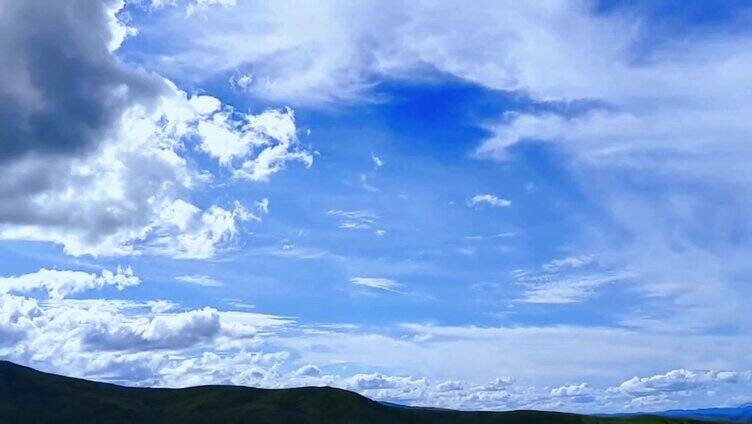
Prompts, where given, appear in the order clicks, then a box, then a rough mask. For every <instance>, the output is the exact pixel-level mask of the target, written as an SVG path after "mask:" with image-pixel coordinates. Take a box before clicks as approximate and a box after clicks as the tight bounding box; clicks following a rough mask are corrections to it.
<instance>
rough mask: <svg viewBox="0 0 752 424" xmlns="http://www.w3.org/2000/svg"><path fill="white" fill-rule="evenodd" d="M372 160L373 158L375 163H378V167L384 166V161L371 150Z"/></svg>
mask: <svg viewBox="0 0 752 424" xmlns="http://www.w3.org/2000/svg"><path fill="white" fill-rule="evenodd" d="M371 160H373V164H374V165H376V167H377V168H381V167H382V166H384V161H382V160H381V158H380V157H378V156H376V154H375V153H373V152H371Z"/></svg>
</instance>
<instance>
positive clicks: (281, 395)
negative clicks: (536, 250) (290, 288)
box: [0, 361, 700, 424]
mask: <svg viewBox="0 0 752 424" xmlns="http://www.w3.org/2000/svg"><path fill="white" fill-rule="evenodd" d="M0 422H14V423H25V422H34V423H47V422H54V423H80V422H87V423H133V422H139V423H208V422H223V423H310V424H316V423H353V424H355V423H357V424H369V423H374V424H375V423H418V424H420V423H450V424H451V423H461V424H485V423H489V424H490V423H499V424H523V423H524V424H535V423H562V424H577V423H583V424H585V423H587V424H601V423H603V424H606V423H613V424H622V423H623V424H652V423H666V424H680V423H699V422H700V421H694V420H689V419H683V418H669V417H658V416H631V417H593V416H586V415H576V414H565V413H555V412H539V411H510V412H464V411H453V410H441V409H432V408H404V407H395V406H389V405H386V404H383V403H379V402H376V401H373V400H371V399H368V398H366V397H364V396H361V395H359V394H357V393H353V392H349V391H346V390H342V389H335V388H330V387H302V388H294V389H257V388H250V387H240V386H200V387H191V388H185V389H155V388H132V387H123V386H118V385H114V384H107V383H98V382H92V381H88V380H82V379H76V378H70V377H63V376H59V375H54V374H48V373H44V372H40V371H36V370H34V369H31V368H28V367H24V366H20V365H16V364H13V363H11V362H7V361H0Z"/></svg>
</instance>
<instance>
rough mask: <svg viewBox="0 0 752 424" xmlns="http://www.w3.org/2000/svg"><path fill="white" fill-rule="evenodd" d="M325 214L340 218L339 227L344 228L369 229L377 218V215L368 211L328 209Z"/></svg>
mask: <svg viewBox="0 0 752 424" xmlns="http://www.w3.org/2000/svg"><path fill="white" fill-rule="evenodd" d="M327 214H329V215H332V216H336V217H338V218H340V224H339V228H342V229H346V230H368V229H371V228H372V227H373V226H374V225H375V224H376V222H377V221H378V219H379V216H378V215H376V214H375V213H373V212H369V211H357V210H356V211H345V210H336V209H333V210H330V211H328V212H327Z"/></svg>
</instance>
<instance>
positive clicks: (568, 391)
mask: <svg viewBox="0 0 752 424" xmlns="http://www.w3.org/2000/svg"><path fill="white" fill-rule="evenodd" d="M591 393H593V390H592V388H591V387H590V386H589V385H588V384H587V383H580V384H572V385H569V386H560V387H556V388H554V389H551V396H553V397H571V396H582V395H588V394H591Z"/></svg>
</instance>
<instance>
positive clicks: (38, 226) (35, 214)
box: [0, 1, 312, 258]
mask: <svg viewBox="0 0 752 424" xmlns="http://www.w3.org/2000/svg"><path fill="white" fill-rule="evenodd" d="M221 3H223V4H225V5H228V4H227V3H225V2H221ZM209 4H214V3H207V2H200V3H196V5H209ZM108 5H109V6H111V9H108V13H107V14H105V15H102V16H98V18H100V19H109V20H110V21H112V20H113V19H115V18H114V16H116V15H115V13H116V12H117V11H118V10H119V9H120V8H122V7H123V2H122V1H113V2H111V3H108ZM95 17H96V16H95ZM113 22H115V23H113ZM113 22H109V24H107V28H109V31H110V32H113V31H114V32H115V33H114V34H112V35H113V36H112V37H111V40H115V42H116V43H120V42H121V41H122V37H123V34H122V32H123V29H122V25H124V24H118V23H117V19H115V21H113ZM92 24H100V22H92ZM63 30H65V31H70V32H74V30H73V29H71V28H68V27H65V28H64V29H63ZM86 36H87V35H86V33H81V34H79V33H75V34H72V35H71V37H80V38H82V37H86ZM106 38H107V37H99V38H95V39H94V41H96V42H97V43H102V42H105V41H106ZM89 41H91V40H89ZM94 41H92V42H94ZM76 57H77V56H76ZM92 60H94V59H92ZM102 60H105V61H107V63H108V66H110V67H111V68H113V69H112V70H111V71H112V73H113V74H116V75H115V76H113V78H115V77H118V78H121V79H123V78H126V77H128V78H131V80H134V81H135V80H136V79H139V78H140V79H143V80H144V81H146V82H148V83H149V84H151V85H150V86H149V90H148V93H149V96H147V95H143V96H141V97H138V98H135V97H134V99H132V101H131V100H129V101H128V102H125V101H123V102H122V103H123V105H121V106H122V107H118V108H115V109H113V111H107V112H108V114H110V112H111V114H112V116H111V117H110V116H109V115H108V118H107V122H108V124H109V126H108V128H105V129H102V134H100V135H98V136H97V137H96V143H94V142H92V143H90V144H92V146H90V148H87V149H80V150H81V151H78V150H77V151H75V153H76V154H72V153H71V154H65V155H62V154H61V155H22V156H20V157H19V158H18V159H17V160H14V161H12V162H9V163H7V164H5V165H4V166H3V167H2V169H1V170H0V179H2V180H3V181H4V182H5V184H4V189H2V190H0V204H2V206H0V238H2V239H15V240H34V241H48V242H53V243H57V244H61V245H62V246H63V248H64V250H65V252H66V253H68V254H71V255H75V256H80V255H93V256H111V255H126V254H139V253H144V252H146V253H157V254H164V255H169V256H174V257H180V258H206V257H211V256H213V255H215V254H216V253H217V252H218V251H219V250H221V249H223V248H224V247H227V245H228V244H229V242H231V241H232V239H233V238H234V236H235V235H236V234H238V232H239V223H240V222H242V221H247V220H249V219H253V220H259V216H257V215H254V214H252V213H251V212H250V211H248V210H247V209H246V208H244V207H242V205H239V204H237V203H236V204H235V206H234V208H233V209H232V210H227V209H225V208H223V207H222V206H220V205H211V204H210V205H208V206H206V207H199V206H197V205H195V204H193V203H192V202H191V200H190V197H191V193H192V192H194V191H195V190H199V189H202V188H204V187H206V185H207V183H208V182H209V181H211V180H212V178H214V176H212V175H211V174H210V173H208V172H207V171H204V170H201V169H196V167H195V163H194V161H192V160H190V159H189V156H188V154H187V153H188V151H189V150H188V148H190V147H194V146H193V144H194V143H195V144H196V145H197V147H198V148H199V149H200V150H201V151H204V152H206V153H207V154H209V155H210V156H212V157H214V158H216V159H217V160H218V161H219V162H220V164H221V165H223V166H225V167H228V168H229V169H230V171H231V174H232V176H233V177H235V178H241V179H247V180H250V181H266V180H268V179H269V178H270V176H271V175H273V174H274V173H276V172H279V171H280V170H282V169H283V168H284V167H285V164H286V163H287V162H288V161H290V160H295V161H302V162H304V163H305V164H306V166H310V165H311V163H312V155H311V154H310V153H309V152H308V151H307V150H305V149H303V148H302V147H301V146H300V145H299V143H298V142H297V138H296V135H295V132H296V129H295V122H294V113H293V111H292V110H290V109H285V110H282V111H278V110H268V111H265V112H262V113H260V114H257V115H252V114H248V113H242V112H238V111H235V110H233V109H232V107H230V106H229V105H224V104H222V103H221V102H220V101H219V100H218V99H216V98H214V97H211V96H206V95H195V96H188V95H187V94H186V93H184V92H182V91H181V90H179V89H178V88H177V87H176V86H175V85H174V84H172V83H171V82H170V81H167V80H162V79H160V78H158V77H156V76H154V75H149V76H145V75H141V74H138V73H137V72H136V71H133V72H131V70H129V69H127V68H125V67H124V65H121V64H120V63H118V62H117V60H116V58H115V57H114V56H111V55H110V56H108V57H106V58H104V59H102ZM121 67H122V68H123V69H120V68H121ZM87 69H88V68H87ZM108 69H109V68H108ZM48 71H49V72H52V71H50V70H49V69H47V68H45V69H42V70H40V72H48ZM129 72H131V73H133V75H131V74H130V73H129ZM129 75H130V76H129ZM131 80H128V81H131ZM139 81H140V80H139ZM144 81H141V82H144ZM137 82H138V81H137ZM146 82H144V84H145V83H146ZM134 84H135V82H134ZM121 85H122V84H121ZM142 85H143V84H142ZM125 88H128V87H124V89H125ZM140 88H141V86H140V85H139V86H138V87H136V86H135V85H134V87H132V91H133V92H134V93H135V92H137V91H138V90H140ZM129 90H130V89H129ZM88 109H91V108H88ZM88 109H87V110H88ZM40 143H41V142H40ZM42 147H44V146H42ZM42 147H40V148H42ZM267 206H268V204H260V205H259V210H260V211H261V212H262V213H265V212H266V211H267Z"/></svg>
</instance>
